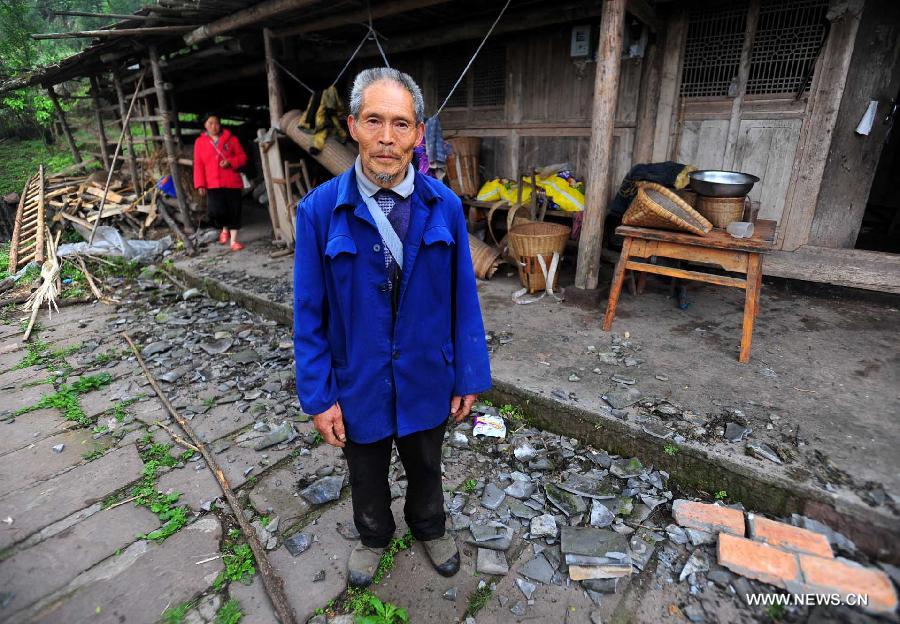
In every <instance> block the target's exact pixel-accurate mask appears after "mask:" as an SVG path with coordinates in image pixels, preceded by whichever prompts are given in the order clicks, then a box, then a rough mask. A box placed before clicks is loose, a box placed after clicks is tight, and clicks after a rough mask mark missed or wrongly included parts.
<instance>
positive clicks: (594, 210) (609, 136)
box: [575, 0, 625, 290]
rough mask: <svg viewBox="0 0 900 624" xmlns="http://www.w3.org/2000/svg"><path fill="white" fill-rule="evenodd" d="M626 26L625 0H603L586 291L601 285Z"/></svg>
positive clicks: (582, 246) (584, 235) (583, 257)
mask: <svg viewBox="0 0 900 624" xmlns="http://www.w3.org/2000/svg"><path fill="white" fill-rule="evenodd" d="M624 27H625V0H603V14H602V16H601V18H600V42H599V45H598V48H597V70H596V74H595V76H594V106H593V113H592V120H591V143H590V148H589V151H588V163H589V169H588V171H587V173H586V176H585V177H586V179H587V194H586V196H585V206H584V210H585V212H584V225H583V226H582V228H581V236H580V238H579V243H578V264H577V267H576V273H575V287H576V288H581V289H586V290H593V289H595V288H597V278H598V273H599V271H600V249H601V247H602V242H603V222H604V220H605V218H606V203H607V201H608V198H609V185H610V180H609V168H610V163H611V162H612V160H613V156H612V143H613V130H614V126H615V119H616V99H617V96H618V93H619V70H620V65H621V58H622V34H623V30H624Z"/></svg>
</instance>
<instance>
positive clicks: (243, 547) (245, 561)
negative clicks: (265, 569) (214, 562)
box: [213, 543, 256, 590]
mask: <svg viewBox="0 0 900 624" xmlns="http://www.w3.org/2000/svg"><path fill="white" fill-rule="evenodd" d="M222 562H223V563H224V564H225V569H224V570H222V571H221V572H220V573H219V576H218V577H216V580H215V581H213V588H214V589H216V590H220V589H222V588H223V587H224V586H225V584H226V583H230V582H232V581H242V580H244V579H245V578H250V577H251V576H253V575H254V574H256V562H255V561H254V559H253V551H251V550H250V546H249V545H247V544H236V543H231V544H226V546H225V552H223V553H222Z"/></svg>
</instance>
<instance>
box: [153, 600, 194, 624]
mask: <svg viewBox="0 0 900 624" xmlns="http://www.w3.org/2000/svg"><path fill="white" fill-rule="evenodd" d="M194 604H195V603H194V602H193V601H191V602H182V603H181V604H180V605H178V606H175V607H169V608H168V609H166V610H165V611H163V614H162V617H161V618H160V621H161V622H162V624H183V622H184V617H185V616H186V615H187V612H188V611H190V610H191V609H193V608H194Z"/></svg>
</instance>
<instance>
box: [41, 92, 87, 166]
mask: <svg viewBox="0 0 900 624" xmlns="http://www.w3.org/2000/svg"><path fill="white" fill-rule="evenodd" d="M47 95H48V96H50V101H51V102H53V109H54V110H55V111H56V119H57V120H58V121H59V125H60V126H62V131H63V135H65V137H66V141H67V142H68V143H69V149H70V150H72V157H73V158H74V159H75V162H77V163H80V162H81V154H80V153H79V151H78V146H77V145H75V137H74V136H72V130H71V128H69V124H68V123H67V122H66V116H65V114H64V113H63V109H62V106H60V105H59V98H58V97H57V95H56V91H54V90H53V87H47Z"/></svg>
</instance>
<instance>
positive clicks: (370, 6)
mask: <svg viewBox="0 0 900 624" xmlns="http://www.w3.org/2000/svg"><path fill="white" fill-rule="evenodd" d="M366 10H367V11H368V12H369V32H370V33H372V37H373V38H374V39H375V45H376V46H378V51H379V52H381V58H382V59H383V60H384V66H385V67H390V66H391V64H390V63H388V60H387V55H386V54H385V53H384V49H382V47H381V42H380V41H378V33H377V32H375V27H374V26H372V5H371V3H370V2H369V0H366Z"/></svg>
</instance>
